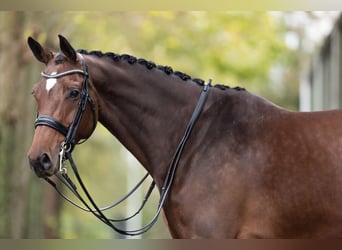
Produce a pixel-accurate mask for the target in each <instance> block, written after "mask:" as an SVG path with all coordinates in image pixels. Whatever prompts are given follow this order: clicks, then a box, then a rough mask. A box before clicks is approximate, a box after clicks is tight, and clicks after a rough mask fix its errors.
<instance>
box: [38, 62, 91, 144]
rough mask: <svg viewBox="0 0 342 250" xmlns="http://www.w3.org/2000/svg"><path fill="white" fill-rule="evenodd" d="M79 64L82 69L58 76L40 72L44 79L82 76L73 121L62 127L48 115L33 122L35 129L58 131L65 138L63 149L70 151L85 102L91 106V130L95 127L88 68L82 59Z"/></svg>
mask: <svg viewBox="0 0 342 250" xmlns="http://www.w3.org/2000/svg"><path fill="white" fill-rule="evenodd" d="M81 62H82V67H83V69H82V70H81V69H72V70H68V71H65V72H62V73H59V74H55V75H49V74H46V73H45V72H42V73H41V75H42V76H43V77H44V78H46V79H56V78H61V77H64V76H67V75H72V74H81V75H83V76H84V78H83V83H82V90H81V97H80V101H79V104H78V109H77V112H76V114H75V116H74V120H73V122H72V123H71V124H70V125H69V127H66V126H64V125H63V124H62V123H61V122H59V121H57V120H56V119H55V118H53V117H51V116H48V115H39V114H38V116H37V118H36V120H35V123H34V125H35V128H37V127H38V126H48V127H50V128H53V129H55V130H56V131H58V132H59V133H61V134H62V135H64V136H65V141H64V142H63V146H64V147H65V148H69V149H72V148H73V147H74V146H75V144H76V141H75V135H76V132H77V129H78V127H79V125H80V122H81V119H82V116H83V113H84V111H85V108H86V106H87V102H89V103H90V106H91V110H92V112H93V128H94V129H95V127H96V123H97V120H96V113H95V111H96V108H95V103H94V100H93V99H92V98H91V96H90V95H89V83H88V78H89V74H88V67H87V64H86V63H85V61H84V59H83V57H81Z"/></svg>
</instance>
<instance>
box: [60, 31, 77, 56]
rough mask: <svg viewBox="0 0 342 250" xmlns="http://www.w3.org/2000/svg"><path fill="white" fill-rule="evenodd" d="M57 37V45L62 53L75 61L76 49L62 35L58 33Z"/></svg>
mask: <svg viewBox="0 0 342 250" xmlns="http://www.w3.org/2000/svg"><path fill="white" fill-rule="evenodd" d="M58 37H59V46H60V48H61V51H62V52H63V54H64V55H65V56H66V57H67V58H69V59H70V60H71V61H72V62H76V61H77V53H76V50H75V49H74V48H73V47H72V46H71V45H70V43H69V42H68V40H67V39H66V38H65V37H63V36H62V35H58Z"/></svg>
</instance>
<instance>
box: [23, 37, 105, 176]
mask: <svg viewBox="0 0 342 250" xmlns="http://www.w3.org/2000/svg"><path fill="white" fill-rule="evenodd" d="M59 42H60V50H61V52H59V53H54V52H52V51H51V50H49V49H47V48H44V47H42V46H41V45H40V44H39V43H38V42H37V41H35V40H34V39H33V38H31V37H29V38H28V45H29V47H30V49H31V51H32V52H33V55H34V56H35V57H36V58H37V59H38V61H40V62H42V63H44V64H45V69H44V71H43V72H42V76H43V77H42V78H41V80H40V81H39V82H38V83H37V84H35V85H34V87H33V90H32V94H33V95H34V97H35V99H36V102H37V114H38V115H37V119H36V122H35V127H36V130H35V133H34V137H33V142H32V145H31V148H30V150H29V152H28V158H29V162H30V166H31V168H32V169H33V170H34V171H35V173H36V175H37V176H39V177H46V176H51V175H54V174H55V173H56V172H57V171H58V162H59V153H60V150H61V145H63V147H65V144H67V147H68V148H67V150H72V148H73V147H74V145H75V144H76V143H77V142H79V141H80V140H82V139H87V138H88V137H89V136H90V135H91V134H92V132H93V131H94V129H95V126H96V122H97V119H98V108H97V94H96V91H95V88H94V86H93V84H92V82H91V79H90V77H89V76H88V71H87V65H86V63H85V61H84V59H83V57H82V56H81V55H80V54H78V53H77V52H76V51H75V49H74V48H73V47H72V46H71V45H70V43H69V42H68V41H67V40H66V39H65V38H64V37H62V36H59ZM89 121H93V122H89Z"/></svg>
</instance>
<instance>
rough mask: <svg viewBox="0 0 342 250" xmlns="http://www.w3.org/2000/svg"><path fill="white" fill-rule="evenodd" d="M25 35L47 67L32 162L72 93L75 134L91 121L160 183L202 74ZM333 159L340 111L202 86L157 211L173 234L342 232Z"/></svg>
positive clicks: (40, 159)
mask: <svg viewBox="0 0 342 250" xmlns="http://www.w3.org/2000/svg"><path fill="white" fill-rule="evenodd" d="M28 42H29V46H30V48H31V50H32V52H33V54H34V55H35V57H36V58H37V59H38V60H39V61H40V62H42V63H44V64H45V66H46V67H45V69H44V73H43V76H44V77H43V78H42V79H41V80H40V82H39V83H38V84H36V85H35V86H34V88H33V93H34V96H35V98H36V100H37V103H38V114H39V117H40V119H39V121H38V122H37V123H36V126H37V127H36V131H35V134H34V138H33V143H32V146H31V149H30V150H29V153H28V157H29V161H30V165H31V168H32V169H33V170H34V171H35V173H36V174H37V175H38V176H39V177H47V176H51V175H54V174H55V173H56V172H58V161H59V160H60V159H59V157H58V156H59V153H60V150H61V143H62V142H64V141H65V138H66V137H67V136H68V135H67V133H68V130H70V126H71V125H72V124H73V121H75V116H77V112H78V107H79V102H81V101H82V100H81V99H83V103H85V104H84V105H83V110H84V112H83V115H82V117H81V118H80V119H79V126H78V127H77V130H76V131H73V133H74V137H73V138H74V141H75V142H77V141H79V140H81V139H84V138H88V137H89V136H90V135H91V134H92V132H93V130H94V129H95V124H94V123H95V122H96V121H99V122H101V123H102V124H103V125H104V126H105V127H106V128H107V129H108V130H109V131H110V132H111V133H112V134H113V135H114V136H116V137H117V138H118V139H119V140H120V142H121V143H122V144H123V145H124V146H125V147H126V148H127V149H128V150H129V151H131V152H132V153H133V155H135V157H136V158H137V159H138V160H139V161H140V162H141V163H142V165H143V166H144V167H145V168H146V170H147V171H148V172H149V173H150V175H151V176H152V177H153V179H154V181H155V183H156V185H157V187H158V188H159V190H160V191H162V190H161V189H162V186H163V182H164V179H165V176H166V174H167V172H168V167H169V165H170V161H171V160H172V159H173V158H172V157H173V154H174V151H175V149H176V148H177V145H178V143H179V141H180V140H181V138H182V136H183V133H184V130H185V128H186V125H187V123H188V120H189V119H190V117H191V114H192V112H193V109H194V107H195V105H196V103H197V100H198V97H199V96H200V93H201V91H202V89H203V81H201V80H199V79H192V78H190V77H189V76H188V75H186V74H184V73H181V72H174V71H173V70H172V68H170V67H166V66H157V65H155V64H154V63H152V62H149V61H146V60H144V59H137V58H135V57H133V56H129V55H117V54H114V53H102V52H99V51H93V52H87V51H84V50H79V51H75V50H74V49H73V47H72V46H71V45H70V43H69V42H68V41H67V40H66V39H65V38H63V37H62V36H60V49H61V52H60V53H53V52H51V51H50V50H49V49H46V48H44V47H42V46H41V45H40V44H39V43H38V42H37V41H35V40H33V39H32V38H29V40H28ZM85 68H86V69H87V70H88V71H85ZM88 72H89V75H88ZM85 78H87V79H88V80H87V82H88V83H87V85H88V86H87V87H88V92H89V96H86V97H85V98H83V95H82V93H83V89H84V85H85V82H86V81H85ZM44 118H47V119H46V120H45V121H44ZM50 118H51V119H50ZM93 120H94V121H93ZM51 123H52V124H51ZM74 130H75V129H74ZM66 150H68V149H66ZM341 164H342V111H340V110H335V111H326V112H312V113H310V112H307V113H304V112H291V111H288V110H285V109H282V108H280V107H278V106H276V105H274V104H272V103H270V102H269V101H267V100H265V99H263V98H260V97H258V96H255V95H253V94H251V93H249V92H247V91H245V90H244V89H240V88H235V89H233V88H229V87H225V86H222V85H216V86H209V91H208V97H207V100H206V102H205V104H204V107H203V110H202V113H201V114H200V116H199V118H198V120H197V123H196V125H195V126H194V127H193V131H192V132H191V136H189V138H188V142H187V144H186V146H185V147H184V150H183V153H182V157H181V158H180V160H179V166H178V168H177V171H176V172H175V176H174V179H173V183H172V186H171V188H170V192H169V195H168V196H167V197H166V202H165V204H164V205H163V211H164V215H165V220H166V222H167V225H168V227H169V230H170V233H171V235H172V237H174V238H331V237H341V236H342V166H341Z"/></svg>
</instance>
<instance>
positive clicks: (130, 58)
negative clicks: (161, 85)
mask: <svg viewBox="0 0 342 250" xmlns="http://www.w3.org/2000/svg"><path fill="white" fill-rule="evenodd" d="M77 52H78V53H80V54H85V55H93V56H97V57H99V58H101V57H107V58H110V59H112V61H114V62H119V61H120V60H123V61H127V62H128V63H129V64H132V65H133V64H140V65H143V66H145V67H146V68H147V69H149V70H152V69H159V70H161V71H163V72H164V73H165V74H167V75H175V76H177V77H179V78H180V79H182V80H183V81H188V80H191V81H193V82H195V83H197V84H198V85H200V86H203V85H204V83H205V81H204V80H202V79H200V78H192V77H191V76H190V75H188V74H186V73H183V72H181V71H174V70H173V68H172V67H170V66H164V65H157V64H156V63H154V62H153V61H149V60H146V59H144V58H136V57H135V56H132V55H129V54H117V53H113V52H105V53H104V52H102V51H99V50H93V51H87V50H84V49H79V50H77ZM213 87H216V88H218V89H220V90H227V89H233V90H237V91H243V90H245V89H244V88H241V87H233V88H232V87H229V86H227V85H224V84H216V85H214V86H213Z"/></svg>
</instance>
